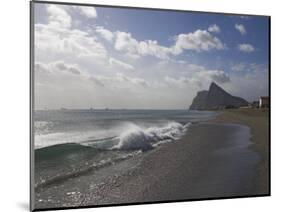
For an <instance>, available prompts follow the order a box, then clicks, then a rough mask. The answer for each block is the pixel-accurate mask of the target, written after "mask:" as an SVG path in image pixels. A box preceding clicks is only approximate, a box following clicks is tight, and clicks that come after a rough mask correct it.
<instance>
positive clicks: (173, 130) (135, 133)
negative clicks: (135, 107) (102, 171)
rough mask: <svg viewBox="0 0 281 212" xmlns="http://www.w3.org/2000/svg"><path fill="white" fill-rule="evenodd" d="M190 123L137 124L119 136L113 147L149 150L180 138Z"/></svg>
mask: <svg viewBox="0 0 281 212" xmlns="http://www.w3.org/2000/svg"><path fill="white" fill-rule="evenodd" d="M188 126H189V124H186V125H182V124H180V123H178V122H169V123H168V124H166V125H165V126H161V127H150V128H147V129H143V128H141V127H139V126H137V125H135V124H131V126H130V127H129V128H128V129H127V130H126V131H124V132H122V134H121V135H120V136H119V139H118V143H117V144H116V145H114V146H113V147H112V149H120V150H143V151H145V150H149V149H151V148H153V147H155V146H158V145H160V144H162V143H165V142H170V141H174V140H177V139H179V138H180V137H181V136H182V135H183V133H184V132H185V131H186V130H187V128H188Z"/></svg>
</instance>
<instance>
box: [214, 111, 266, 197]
mask: <svg viewBox="0 0 281 212" xmlns="http://www.w3.org/2000/svg"><path fill="white" fill-rule="evenodd" d="M212 122H213V123H236V124H242V125H246V126H249V127H250V130H251V135H252V137H251V141H252V144H251V146H250V148H252V149H253V150H254V151H256V152H258V154H259V156H260V161H259V164H258V173H257V177H256V178H255V180H256V183H257V184H258V186H259V193H262V194H269V193H270V187H269V182H270V175H269V168H270V167H269V160H270V154H269V133H270V132H269V130H270V129H269V124H270V123H269V111H268V110H267V109H264V110H261V109H251V108H244V109H232V110H225V111H223V112H221V113H220V114H219V115H218V116H217V117H216V118H215V119H214V120H212Z"/></svg>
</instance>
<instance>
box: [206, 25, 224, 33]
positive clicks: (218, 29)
mask: <svg viewBox="0 0 281 212" xmlns="http://www.w3.org/2000/svg"><path fill="white" fill-rule="evenodd" d="M208 31H209V32H215V33H219V32H220V31H221V30H220V28H219V26H218V25H216V24H213V25H211V26H209V28H208Z"/></svg>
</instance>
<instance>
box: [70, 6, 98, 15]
mask: <svg viewBox="0 0 281 212" xmlns="http://www.w3.org/2000/svg"><path fill="white" fill-rule="evenodd" d="M74 8H75V9H78V10H79V11H80V13H81V14H83V15H84V16H86V17H87V18H97V17H98V15H97V11H96V9H95V7H93V6H74Z"/></svg>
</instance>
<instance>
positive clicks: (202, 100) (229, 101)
mask: <svg viewBox="0 0 281 212" xmlns="http://www.w3.org/2000/svg"><path fill="white" fill-rule="evenodd" d="M246 105H248V102H247V101H246V100H245V99H243V98H240V97H236V96H232V95H231V94H229V93H227V92H226V91H225V90H223V89H222V88H221V87H219V86H218V85H217V84H216V83H214V82H212V83H211V85H210V87H209V90H208V91H199V92H198V93H197V95H196V97H195V98H194V99H193V101H192V104H191V105H190V107H189V109H190V110H213V109H223V108H227V107H228V108H229V107H240V106H246Z"/></svg>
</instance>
